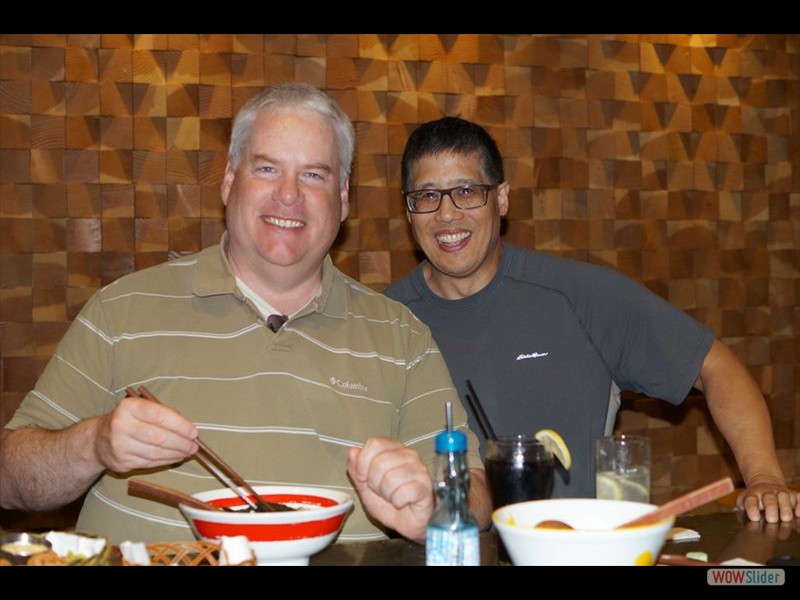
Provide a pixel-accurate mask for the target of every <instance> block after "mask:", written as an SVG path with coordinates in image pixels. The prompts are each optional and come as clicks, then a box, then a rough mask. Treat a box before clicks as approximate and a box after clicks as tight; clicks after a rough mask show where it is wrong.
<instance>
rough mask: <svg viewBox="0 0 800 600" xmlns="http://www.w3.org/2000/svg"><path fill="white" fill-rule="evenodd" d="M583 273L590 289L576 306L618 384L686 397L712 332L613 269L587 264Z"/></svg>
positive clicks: (578, 298)
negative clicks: (587, 266)
mask: <svg viewBox="0 0 800 600" xmlns="http://www.w3.org/2000/svg"><path fill="white" fill-rule="evenodd" d="M590 270H592V271H593V272H591V273H590ZM581 277H582V278H583V280H584V283H585V284H586V285H587V288H586V292H587V293H583V294H580V295H578V296H573V299H574V300H575V301H576V309H577V310H578V314H579V318H580V319H581V321H582V323H583V325H584V327H586V328H587V331H588V334H589V337H590V338H591V340H592V342H593V343H594V345H595V347H596V348H597V349H598V352H599V353H600V354H601V355H602V357H603V360H604V361H605V362H606V364H607V365H608V368H609V370H610V372H611V373H612V377H613V379H614V381H615V382H616V383H617V385H618V386H619V387H620V388H621V389H626V390H631V391H635V392H641V393H644V394H647V395H648V396H651V397H654V398H661V399H663V400H666V401H668V402H671V403H673V404H678V403H680V402H682V401H683V399H684V398H685V397H686V395H687V394H688V392H689V390H690V389H691V387H692V385H693V384H694V381H695V379H696V378H697V376H698V374H699V373H700V368H701V367H702V365H703V360H704V359H705V356H706V354H707V353H708V351H709V349H710V348H711V344H712V343H713V341H714V335H713V333H712V332H711V331H710V330H709V329H708V328H707V327H705V326H704V325H702V324H701V323H700V322H698V321H697V320H695V319H693V318H692V317H691V316H689V315H688V314H686V313H685V312H683V311H682V310H679V309H678V308H676V307H674V306H672V305H671V304H670V303H668V302H667V301H665V300H664V299H663V298H661V297H659V296H657V295H656V294H654V293H652V292H651V291H650V290H648V289H647V288H645V287H644V286H643V285H641V284H639V283H637V282H636V281H633V280H632V279H630V278H628V277H625V276H624V275H622V274H621V273H618V272H616V271H614V270H612V269H604V268H597V267H592V266H589V268H588V269H587V270H586V271H585V272H584V273H582V274H581ZM587 282H588V283H587Z"/></svg>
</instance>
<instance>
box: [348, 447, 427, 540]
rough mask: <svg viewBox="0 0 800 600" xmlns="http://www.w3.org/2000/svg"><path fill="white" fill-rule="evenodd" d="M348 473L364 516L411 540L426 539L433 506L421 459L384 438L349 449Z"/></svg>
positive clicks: (425, 470) (405, 448) (412, 451)
mask: <svg viewBox="0 0 800 600" xmlns="http://www.w3.org/2000/svg"><path fill="white" fill-rule="evenodd" d="M347 473H348V475H350V478H351V479H352V481H353V485H355V488H356V490H357V491H358V495H359V496H360V497H361V502H362V504H363V505H364V508H365V509H366V511H367V513H368V514H369V515H370V516H371V517H372V518H374V519H377V520H378V521H380V523H382V524H383V525H384V526H385V527H388V528H390V529H393V530H395V531H397V532H398V533H399V534H401V535H403V536H404V537H407V538H409V539H412V540H417V541H422V540H424V539H425V531H426V529H427V526H428V520H429V519H430V517H431V514H432V513H433V509H434V506H435V501H434V496H433V482H432V481H431V477H430V475H429V474H428V470H427V469H426V468H425V464H424V463H423V462H422V459H421V458H420V455H419V454H418V453H417V452H415V451H414V450H411V449H410V448H407V447H406V446H405V445H403V444H402V443H400V442H398V441H395V440H390V439H387V438H379V437H372V438H369V439H368V440H367V441H366V443H365V444H364V446H363V447H362V448H351V449H350V453H349V455H348V457H347Z"/></svg>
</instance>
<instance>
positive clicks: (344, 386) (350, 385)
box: [330, 377, 369, 392]
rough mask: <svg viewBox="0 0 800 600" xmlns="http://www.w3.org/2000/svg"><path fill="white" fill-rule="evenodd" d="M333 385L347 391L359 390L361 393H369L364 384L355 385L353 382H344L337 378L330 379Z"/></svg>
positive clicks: (357, 383)
mask: <svg viewBox="0 0 800 600" xmlns="http://www.w3.org/2000/svg"><path fill="white" fill-rule="evenodd" d="M330 382H331V385H334V386H336V387H339V388H342V389H345V390H358V391H359V392H367V391H369V390H368V388H367V386H365V385H364V384H363V383H359V382H356V383H353V382H352V381H342V380H341V379H337V378H336V377H331V378H330Z"/></svg>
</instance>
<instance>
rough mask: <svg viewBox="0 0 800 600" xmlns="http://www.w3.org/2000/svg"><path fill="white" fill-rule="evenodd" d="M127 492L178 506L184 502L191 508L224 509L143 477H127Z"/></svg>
mask: <svg viewBox="0 0 800 600" xmlns="http://www.w3.org/2000/svg"><path fill="white" fill-rule="evenodd" d="M128 493H129V494H131V495H140V496H149V497H150V498H155V499H157V500H163V501H164V502H166V503H167V504H171V505H173V506H178V505H179V504H186V505H187V506H191V507H193V508H199V509H201V510H216V511H220V510H224V509H223V508H221V507H219V506H214V505H213V504H209V503H208V502H203V501H202V500H198V499H197V498H195V497H194V496H190V495H189V494H186V493H184V492H181V491H178V490H174V489H172V488H167V487H164V486H162V485H158V484H157V483H151V482H149V481H144V480H143V479H129V480H128Z"/></svg>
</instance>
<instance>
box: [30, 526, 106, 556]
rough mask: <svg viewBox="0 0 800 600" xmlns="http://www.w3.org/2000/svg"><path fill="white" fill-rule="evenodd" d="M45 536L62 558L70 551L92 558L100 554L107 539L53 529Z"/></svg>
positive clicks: (76, 554)
mask: <svg viewBox="0 0 800 600" xmlns="http://www.w3.org/2000/svg"><path fill="white" fill-rule="evenodd" d="M45 538H46V539H47V541H48V542H50V544H51V546H52V547H53V552H55V553H56V554H58V555H59V556H60V557H62V558H63V557H65V556H68V555H69V554H70V553H72V555H73V556H75V557H80V556H82V557H85V558H90V557H92V556H95V555H97V554H100V553H101V552H102V551H103V549H104V548H105V547H106V540H105V539H103V538H94V537H88V536H85V535H78V534H75V533H64V532H62V531H51V532H50V533H48V534H47V535H46V536H45Z"/></svg>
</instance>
